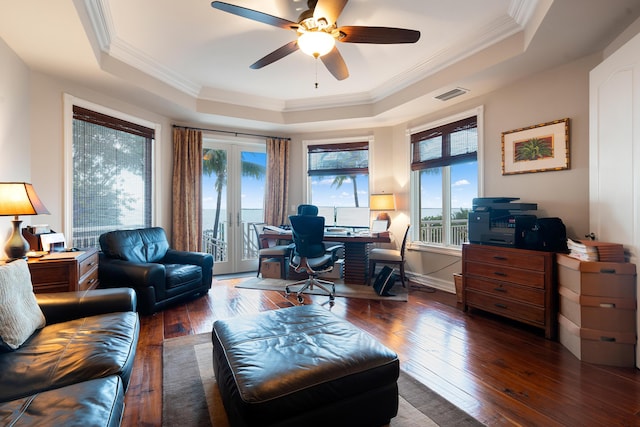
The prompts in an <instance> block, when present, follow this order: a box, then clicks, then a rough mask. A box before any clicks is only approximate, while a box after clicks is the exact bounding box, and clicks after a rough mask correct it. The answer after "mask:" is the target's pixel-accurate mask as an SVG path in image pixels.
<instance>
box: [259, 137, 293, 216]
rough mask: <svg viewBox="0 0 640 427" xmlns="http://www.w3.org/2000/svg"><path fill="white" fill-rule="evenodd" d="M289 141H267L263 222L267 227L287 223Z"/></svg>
mask: <svg viewBox="0 0 640 427" xmlns="http://www.w3.org/2000/svg"><path fill="white" fill-rule="evenodd" d="M289 144H290V141H289V139H285V138H268V139H267V183H266V184H267V185H266V186H265V197H264V204H265V206H264V220H265V222H266V223H267V224H269V225H281V224H285V223H286V222H287V204H288V202H289Z"/></svg>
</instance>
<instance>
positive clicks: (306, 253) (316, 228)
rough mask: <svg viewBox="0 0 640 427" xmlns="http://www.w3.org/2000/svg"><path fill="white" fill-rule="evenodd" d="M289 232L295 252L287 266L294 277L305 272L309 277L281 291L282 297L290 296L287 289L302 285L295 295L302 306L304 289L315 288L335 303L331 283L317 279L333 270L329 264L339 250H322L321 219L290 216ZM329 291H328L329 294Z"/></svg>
mask: <svg viewBox="0 0 640 427" xmlns="http://www.w3.org/2000/svg"><path fill="white" fill-rule="evenodd" d="M289 222H290V223H291V232H292V235H293V242H294V244H295V248H294V250H293V256H292V258H291V262H290V265H291V267H292V268H294V269H295V271H296V273H300V272H301V271H303V270H304V271H306V272H307V274H308V275H309V277H308V278H307V279H304V280H300V281H298V282H295V283H292V284H290V285H287V286H286V287H285V295H287V296H289V295H290V294H291V287H292V286H296V285H302V287H301V288H300V289H299V290H298V291H297V292H296V296H297V297H298V302H300V303H302V302H303V301H304V298H303V297H302V294H303V293H304V291H306V290H307V289H313V287H314V286H317V287H319V288H320V289H322V290H323V291H325V292H326V293H328V294H329V301H330V302H331V303H333V300H334V299H335V293H336V286H335V283H333V282H330V281H328V280H322V279H319V278H318V276H319V275H320V274H322V273H327V272H329V271H331V270H332V269H333V263H334V262H335V261H336V260H337V259H338V254H337V251H338V249H340V248H341V246H340V245H336V246H335V247H334V248H325V245H324V244H323V243H322V239H323V238H324V217H321V216H311V215H291V216H289ZM329 288H331V290H329Z"/></svg>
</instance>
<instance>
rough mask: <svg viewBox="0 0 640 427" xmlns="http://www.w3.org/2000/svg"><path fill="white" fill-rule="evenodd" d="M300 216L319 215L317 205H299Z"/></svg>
mask: <svg viewBox="0 0 640 427" xmlns="http://www.w3.org/2000/svg"><path fill="white" fill-rule="evenodd" d="M298 215H313V216H317V215H318V207H317V206H315V205H298Z"/></svg>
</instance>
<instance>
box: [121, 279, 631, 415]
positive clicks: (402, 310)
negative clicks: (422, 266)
mask: <svg viewBox="0 0 640 427" xmlns="http://www.w3.org/2000/svg"><path fill="white" fill-rule="evenodd" d="M240 280H244V279H238V278H235V279H226V280H219V279H218V280H216V279H215V278H214V284H213V287H212V289H211V291H210V292H209V294H208V295H207V296H205V297H203V298H199V299H196V300H193V301H190V302H188V303H186V304H183V305H180V306H177V307H173V308H171V309H168V310H165V311H163V312H161V313H157V314H155V315H153V316H146V317H142V318H141V325H142V327H141V332H140V342H139V345H138V351H137V355H136V359H135V364H134V369H133V375H132V378H131V383H130V386H129V390H128V392H127V397H126V409H125V414H124V420H123V423H122V425H123V426H158V425H160V424H161V420H162V341H163V339H166V338H172V337H178V336H182V335H190V334H198V333H203V332H210V331H211V326H212V324H213V322H214V321H215V320H216V319H220V318H228V317H233V316H237V315H241V314H245V313H255V312H260V311H265V310H274V309H278V308H283V307H288V306H291V305H293V303H295V298H290V299H287V298H285V297H284V295H283V294H282V293H280V292H273V291H257V290H248V289H236V288H235V287H234V286H235V284H237V283H238V281H240ZM396 286H398V285H396ZM427 290H429V289H428V288H424V287H411V290H410V295H409V302H408V303H406V302H396V301H370V300H358V299H344V298H337V299H336V304H335V306H334V307H332V308H331V311H332V312H333V313H335V314H337V315H338V316H340V317H342V318H344V319H346V320H348V321H350V322H351V323H353V324H355V325H357V326H359V327H360V328H362V329H364V330H366V331H368V332H369V333H371V334H372V335H373V336H375V337H376V338H378V339H379V340H380V341H381V342H383V343H384V344H386V345H387V346H389V347H390V348H392V349H394V350H395V351H396V352H397V353H398V355H399V356H400V360H401V368H402V369H403V370H404V371H406V372H408V373H409V374H411V375H412V376H414V377H415V378H417V379H419V380H420V381H421V382H423V383H424V384H426V385H427V386H428V387H430V388H431V389H433V390H435V391H436V392H438V393H439V394H441V395H442V396H444V397H445V398H446V399H448V400H449V401H451V402H453V403H454V404H455V405H457V406H459V407H460V408H462V409H464V410H465V411H467V412H468V413H469V414H471V415H473V416H474V417H475V418H477V419H478V420H480V421H481V422H483V423H485V424H486V425H491V426H519V425H521V426H556V425H564V426H614V425H615V426H634V425H640V412H639V411H640V371H639V370H637V369H633V368H613V367H606V366H600V365H592V364H588V363H582V362H580V361H579V360H578V359H577V358H575V357H574V356H573V355H572V354H571V353H570V352H569V351H568V350H567V349H565V348H564V347H563V346H562V345H561V344H560V343H559V342H554V341H549V340H546V339H545V338H544V336H543V334H542V332H541V331H538V330H535V329H530V328H528V327H526V326H523V325H521V324H516V323H510V322H509V321H506V320H504V319H501V318H498V317H493V316H491V315H489V314H486V313H482V312H479V311H472V312H470V313H464V312H463V311H462V310H461V309H460V307H457V306H456V298H455V295H452V294H448V293H445V292H440V291H436V292H427ZM305 302H306V303H314V304H323V303H326V302H328V298H327V297H321V296H317V297H316V296H307V297H306V301H305ZM324 306H325V307H327V309H329V305H328V304H325V305H324Z"/></svg>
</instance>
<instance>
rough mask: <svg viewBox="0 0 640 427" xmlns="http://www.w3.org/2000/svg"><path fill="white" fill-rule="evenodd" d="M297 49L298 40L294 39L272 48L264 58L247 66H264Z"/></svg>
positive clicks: (255, 68)
mask: <svg viewBox="0 0 640 427" xmlns="http://www.w3.org/2000/svg"><path fill="white" fill-rule="evenodd" d="M296 50H298V42H297V41H296V40H294V41H292V42H289V43H287V44H285V45H284V46H282V47H280V48H278V49H276V50H274V51H273V52H271V53H270V54H268V55H267V56H265V57H264V58H261V59H258V60H257V61H256V62H254V63H253V64H251V66H250V67H249V68H252V69H254V70H257V69H259V68H262V67H265V66H267V65H269V64H271V63H273V62H276V61H277V60H279V59H282V58H284V57H285V56H287V55H289V54H291V53H293V52H295V51H296Z"/></svg>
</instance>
